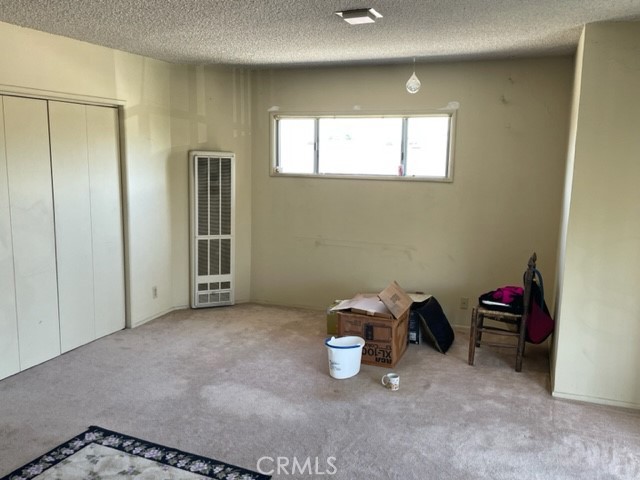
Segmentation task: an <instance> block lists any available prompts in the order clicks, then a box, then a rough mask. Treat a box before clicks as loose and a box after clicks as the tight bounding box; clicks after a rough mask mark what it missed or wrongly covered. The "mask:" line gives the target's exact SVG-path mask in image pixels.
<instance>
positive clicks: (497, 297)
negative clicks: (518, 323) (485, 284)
mask: <svg viewBox="0 0 640 480" xmlns="http://www.w3.org/2000/svg"><path fill="white" fill-rule="evenodd" d="M523 296H524V289H523V288H522V287H516V286H513V285H507V286H505V287H500V288H497V289H495V290H491V291H490V292H487V293H483V294H482V295H480V297H479V298H478V303H479V304H480V305H481V306H483V307H486V308H489V309H491V310H498V311H500V312H508V313H515V314H518V315H520V314H522V311H523V310H524V301H523Z"/></svg>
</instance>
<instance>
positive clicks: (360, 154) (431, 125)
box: [272, 112, 455, 181]
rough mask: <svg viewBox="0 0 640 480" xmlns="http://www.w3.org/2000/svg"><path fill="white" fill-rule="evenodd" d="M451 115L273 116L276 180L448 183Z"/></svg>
mask: <svg viewBox="0 0 640 480" xmlns="http://www.w3.org/2000/svg"><path fill="white" fill-rule="evenodd" d="M454 123H455V122H454V113H453V112H452V113H440V112H438V113H434V114H421V115H385V116H377V117H376V116H373V115H362V116H354V115H343V116H340V115H336V116H334V115H332V116H328V115H319V116H312V115H311V116H304V117H303V116H294V115H292V116H287V115H280V114H277V115H274V116H273V126H274V128H275V130H274V132H275V137H274V139H275V142H276V145H275V148H273V146H272V152H274V158H273V159H272V165H273V173H274V174H275V175H287V174H288V175H320V176H326V177H339V176H341V175H349V176H362V177H370V178H371V177H373V178H375V177H381V178H384V179H394V178H407V179H425V180H430V179H431V180H446V181H450V180H451V171H452V168H451V157H452V151H451V150H452V138H453V132H452V130H453V128H454Z"/></svg>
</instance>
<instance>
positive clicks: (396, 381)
mask: <svg viewBox="0 0 640 480" xmlns="http://www.w3.org/2000/svg"><path fill="white" fill-rule="evenodd" d="M381 382H382V385H384V386H385V387H387V388H388V389H390V390H391V391H393V392H395V391H396V390H399V389H400V375H398V374H397V373H387V374H386V375H385V376H383V377H382V380H381Z"/></svg>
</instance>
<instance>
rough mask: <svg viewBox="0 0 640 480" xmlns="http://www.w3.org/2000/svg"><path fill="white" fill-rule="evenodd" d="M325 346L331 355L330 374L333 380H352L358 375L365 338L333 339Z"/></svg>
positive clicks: (328, 340) (325, 342)
mask: <svg viewBox="0 0 640 480" xmlns="http://www.w3.org/2000/svg"><path fill="white" fill-rule="evenodd" d="M324 344H325V345H326V347H327V352H328V353H329V374H330V375H331V376H332V377H333V378H350V377H353V376H354V375H357V374H358V372H359V371H360V360H361V359H362V347H364V344H365V341H364V338H360V337H339V338H336V337H331V338H327V339H326V340H325V341H324Z"/></svg>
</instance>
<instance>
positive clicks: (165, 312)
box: [127, 305, 189, 328]
mask: <svg viewBox="0 0 640 480" xmlns="http://www.w3.org/2000/svg"><path fill="white" fill-rule="evenodd" d="M187 308H189V305H179V306H177V307H171V308H167V309H166V310H163V311H162V312H158V313H154V314H153V315H151V316H150V317H147V318H143V319H142V320H138V321H137V322H135V323H134V324H132V325H131V326H127V328H137V327H139V326H140V325H144V324H145V323H148V322H150V321H151V320H155V319H156V318H160V317H162V316H163V315H166V314H167V313H171V312H175V311H176V310H186V309H187Z"/></svg>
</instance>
